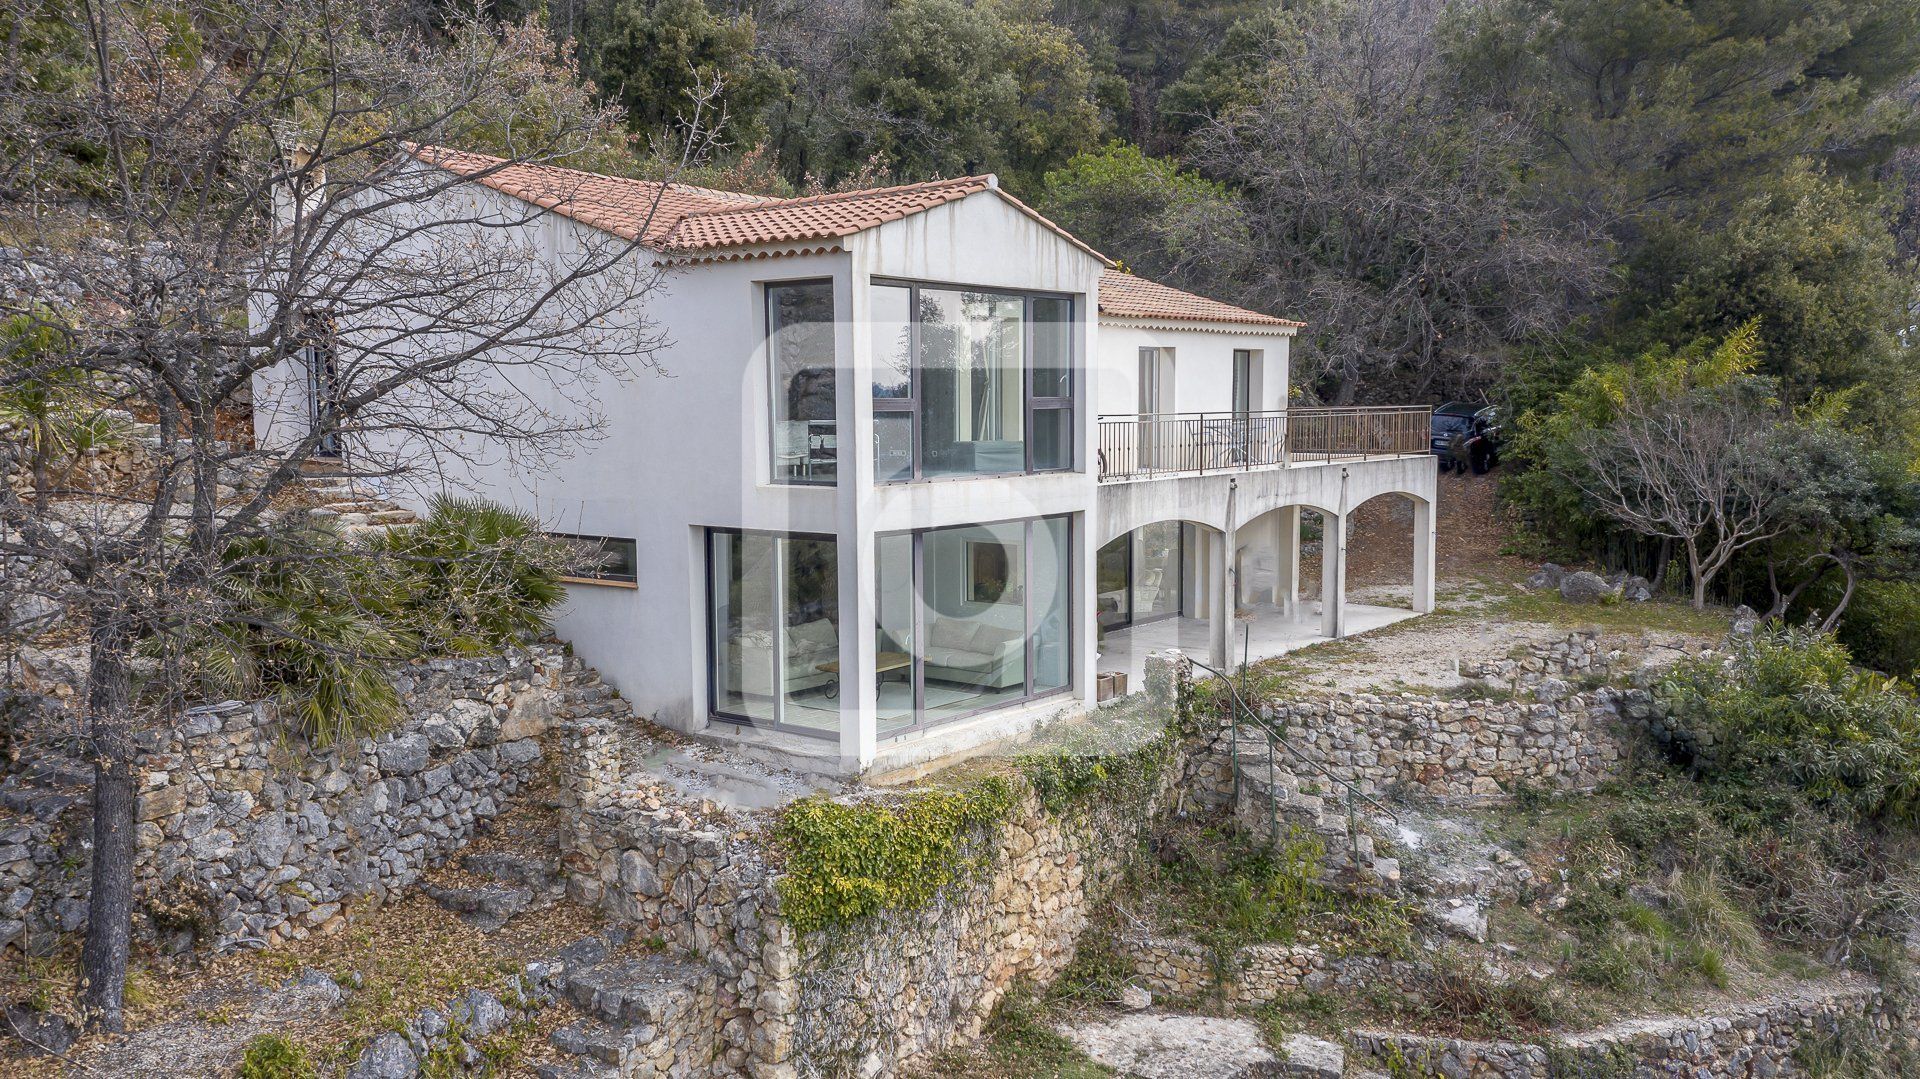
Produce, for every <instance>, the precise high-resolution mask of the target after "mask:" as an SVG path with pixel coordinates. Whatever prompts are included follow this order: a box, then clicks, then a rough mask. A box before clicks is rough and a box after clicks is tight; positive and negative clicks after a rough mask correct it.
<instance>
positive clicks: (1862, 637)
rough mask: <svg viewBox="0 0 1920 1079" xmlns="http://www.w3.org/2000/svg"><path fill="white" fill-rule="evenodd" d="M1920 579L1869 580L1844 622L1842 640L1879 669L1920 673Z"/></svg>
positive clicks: (1863, 660)
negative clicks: (1915, 629)
mask: <svg viewBox="0 0 1920 1079" xmlns="http://www.w3.org/2000/svg"><path fill="white" fill-rule="evenodd" d="M1915 626H1920V582H1915V581H1867V582H1865V583H1863V584H1861V585H1860V587H1859V590H1858V591H1856V592H1855V593H1854V596H1853V603H1852V604H1851V605H1849V606H1848V607H1847V613H1846V617H1845V618H1843V619H1841V621H1840V631H1839V636H1840V643H1842V644H1844V645H1846V646H1847V648H1848V650H1849V651H1851V652H1852V653H1853V655H1854V658H1855V659H1857V660H1859V661H1860V662H1861V663H1862V664H1864V665H1866V666H1868V667H1872V668H1873V669H1874V670H1876V671H1885V672H1886V673H1888V674H1891V675H1897V676H1899V677H1901V678H1905V679H1909V680H1912V679H1913V678H1915V677H1916V676H1920V633H1915V632H1914V627H1915Z"/></svg>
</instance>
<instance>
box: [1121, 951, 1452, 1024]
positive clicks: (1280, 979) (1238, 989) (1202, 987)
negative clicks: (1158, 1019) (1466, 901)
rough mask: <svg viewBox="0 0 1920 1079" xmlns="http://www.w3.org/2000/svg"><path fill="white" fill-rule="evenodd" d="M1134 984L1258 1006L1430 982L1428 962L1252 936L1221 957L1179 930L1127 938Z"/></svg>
mask: <svg viewBox="0 0 1920 1079" xmlns="http://www.w3.org/2000/svg"><path fill="white" fill-rule="evenodd" d="M1121 950H1122V952H1123V953H1124V954H1125V955H1126V957H1127V962H1128V965H1129V966H1130V967H1131V968H1132V970H1133V973H1134V979H1135V984H1137V985H1139V986H1140V987H1141V988H1142V989H1146V990H1148V991H1149V992H1151V993H1152V994H1154V995H1155V996H1162V997H1171V998H1172V999H1174V1000H1201V999H1206V998H1210V997H1214V996H1218V997H1219V999H1221V1000H1223V1001H1224V1002H1226V1003H1228V1004H1233V1005H1239V1006H1247V1007H1257V1006H1259V1005H1262V1004H1267V1003H1270V1002H1272V1001H1274V1000H1277V999H1279V998H1280V997H1283V996H1286V995H1287V994H1289V993H1297V992H1302V991H1305V992H1324V991H1326V990H1329V989H1347V988H1357V987H1362V986H1365V987H1375V986H1396V987H1400V988H1402V989H1404V990H1408V991H1413V992H1417V991H1418V990H1419V989H1420V988H1421V987H1422V986H1424V985H1426V984H1428V983H1430V981H1431V979H1432V977H1433V968H1432V966H1431V965H1430V964H1426V963H1418V962H1413V961H1410V960H1400V959H1382V958H1379V957H1377V956H1343V955H1339V954H1337V953H1334V952H1331V951H1329V950H1328V949H1326V948H1323V947H1321V946H1319V945H1317V944H1253V945H1248V946H1247V947H1244V948H1241V949H1240V950H1239V951H1237V952H1235V953H1234V954H1233V955H1230V956H1221V957H1216V956H1215V955H1214V954H1213V953H1212V952H1211V951H1210V950H1209V949H1207V948H1206V947H1205V946H1204V945H1202V944H1200V943H1198V942H1196V941H1191V940H1185V939H1182V938H1178V937H1136V938H1132V939H1129V940H1124V941H1122V942H1121Z"/></svg>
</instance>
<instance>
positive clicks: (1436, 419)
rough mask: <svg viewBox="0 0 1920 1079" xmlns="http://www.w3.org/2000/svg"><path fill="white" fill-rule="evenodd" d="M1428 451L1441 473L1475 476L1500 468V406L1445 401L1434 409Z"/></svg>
mask: <svg viewBox="0 0 1920 1079" xmlns="http://www.w3.org/2000/svg"><path fill="white" fill-rule="evenodd" d="M1431 448H1432V450H1433V453H1434V456H1436V457H1438V458H1440V470H1441V471H1442V472H1445V471H1447V470H1448V469H1452V470H1454V471H1456V472H1464V471H1466V470H1467V469H1468V468H1471V469H1473V471H1474V474H1475V475H1478V474H1480V473H1482V472H1485V471H1486V470H1487V469H1489V468H1492V467H1493V466H1494V465H1497V464H1499V463H1500V408H1499V406H1498V405H1470V404H1467V403H1466V402H1464V401H1448V402H1447V403H1446V404H1444V405H1441V406H1440V407H1439V408H1436V409H1434V410H1433V438H1432V447H1431Z"/></svg>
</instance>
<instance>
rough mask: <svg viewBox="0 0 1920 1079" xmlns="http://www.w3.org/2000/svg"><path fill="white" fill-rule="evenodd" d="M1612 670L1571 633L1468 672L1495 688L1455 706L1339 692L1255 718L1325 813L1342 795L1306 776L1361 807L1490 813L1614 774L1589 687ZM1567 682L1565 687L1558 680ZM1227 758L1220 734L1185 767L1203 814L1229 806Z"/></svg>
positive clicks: (1271, 708)
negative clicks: (1464, 808) (1529, 796)
mask: <svg viewBox="0 0 1920 1079" xmlns="http://www.w3.org/2000/svg"><path fill="white" fill-rule="evenodd" d="M1618 659H1619V657H1618V655H1617V654H1616V653H1610V652H1607V651H1605V650H1603V649H1602V647H1601V645H1600V642H1599V640H1598V638H1597V637H1593V636H1590V635H1588V634H1586V633H1576V634H1570V635H1568V637H1566V638H1565V639H1564V640H1562V641H1558V642H1554V643H1552V644H1548V645H1534V646H1531V647H1530V649H1529V651H1528V655H1527V656H1526V657H1524V658H1520V659H1503V660H1498V661H1494V662H1492V663H1490V664H1486V665H1481V666H1479V667H1474V668H1470V669H1471V670H1474V671H1484V672H1489V677H1490V678H1492V679H1494V680H1496V681H1499V682H1501V683H1503V684H1501V685H1493V684H1491V683H1490V682H1488V681H1487V680H1485V679H1480V678H1479V675H1475V676H1474V677H1475V678H1476V681H1474V682H1469V683H1468V685H1469V686H1470V687H1472V689H1471V690H1470V691H1469V693H1468V695H1465V696H1462V697H1458V698H1454V697H1444V696H1439V695H1435V694H1426V693H1411V692H1409V693H1398V694H1376V693H1355V692H1339V693H1333V694H1330V695H1321V696H1311V697H1301V698H1295V699H1290V700H1275V701H1269V702H1266V703H1265V705H1264V706H1263V707H1264V709H1265V712H1266V714H1267V716H1268V717H1269V719H1270V721H1271V722H1273V723H1275V724H1276V725H1278V726H1279V727H1281V728H1282V729H1284V730H1285V732H1286V741H1287V745H1286V746H1283V747H1281V750H1280V756H1279V758H1278V759H1277V764H1278V765H1279V766H1280V767H1281V768H1283V769H1286V770H1289V771H1291V772H1293V773H1294V774H1295V775H1297V776H1298V777H1299V778H1300V780H1301V781H1302V783H1303V784H1308V785H1312V786H1313V788H1314V793H1316V794H1318V795H1321V796H1323V797H1325V798H1327V799H1328V800H1330V801H1333V802H1343V801H1344V800H1345V791H1344V790H1343V789H1341V788H1340V786H1339V785H1338V784H1335V783H1332V782H1330V781H1327V780H1325V779H1324V777H1322V776H1321V774H1320V773H1319V771H1318V769H1316V768H1315V767H1314V765H1315V764H1317V765H1319V766H1320V767H1324V768H1325V769H1327V771H1328V772H1330V773H1332V774H1333V775H1335V776H1338V777H1339V778H1340V779H1342V780H1345V781H1346V782H1348V783H1351V784H1353V785H1354V787H1355V788H1357V789H1359V790H1360V791H1362V792H1365V793H1367V794H1370V795H1375V796H1380V795H1398V796H1405V795H1414V796H1418V797H1424V798H1429V799H1433V800H1435V801H1440V802H1446V803H1452V804H1472V803H1479V802H1488V801H1497V800H1499V799H1502V798H1505V797H1507V796H1509V795H1511V794H1512V792H1513V791H1514V790H1515V789H1516V788H1518V787H1522V786H1533V787H1543V788H1550V789H1554V790H1562V791H1582V790H1591V789H1593V788H1594V787H1596V786H1598V785H1599V784H1601V783H1602V782H1605V781H1606V780H1608V779H1610V778H1613V777H1614V776H1615V775H1616V774H1617V770H1618V768H1619V766H1620V761H1621V752H1622V750H1621V744H1620V740H1619V738H1618V737H1617V736H1616V734H1615V727H1616V725H1617V724H1618V722H1619V716H1618V707H1617V706H1618V701H1619V694H1618V693H1617V692H1616V691H1615V690H1614V689H1612V688H1611V687H1609V686H1606V685H1603V684H1598V683H1599V680H1600V679H1601V678H1602V677H1603V676H1604V675H1606V674H1608V673H1610V672H1611V671H1612V670H1613V668H1614V665H1615V664H1616V663H1617V662H1618ZM1574 672H1579V674H1578V677H1577V679H1576V680H1575V681H1569V680H1568V679H1567V678H1566V677H1563V676H1565V675H1569V674H1573V673H1574ZM1508 682H1510V683H1511V686H1510V687H1509V686H1508V685H1506V684H1504V683H1508ZM1289 749H1290V750H1291V752H1289ZM1231 753H1232V747H1231V740H1230V739H1229V738H1228V737H1226V736H1225V732H1224V731H1223V732H1222V737H1220V738H1219V739H1218V740H1216V742H1215V743H1214V744H1213V745H1212V746H1211V747H1209V748H1208V749H1207V750H1206V751H1205V752H1204V753H1203V754H1201V755H1200V756H1199V757H1198V758H1197V759H1196V760H1194V761H1193V762H1191V763H1190V765H1189V780H1190V782H1191V784H1192V785H1193V786H1194V787H1195V788H1197V789H1200V790H1204V791H1206V792H1208V796H1209V801H1210V802H1212V803H1216V804H1219V805H1224V804H1225V803H1226V801H1227V800H1228V798H1229V795H1230V791H1231V789H1232V788H1231V784H1232V780H1233V770H1232V766H1231V764H1230V763H1229V762H1230V759H1231Z"/></svg>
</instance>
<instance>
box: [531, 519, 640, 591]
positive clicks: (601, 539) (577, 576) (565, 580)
mask: <svg viewBox="0 0 1920 1079" xmlns="http://www.w3.org/2000/svg"><path fill="white" fill-rule="evenodd" d="M545 535H547V536H550V537H552V538H553V539H557V540H569V541H572V542H575V543H601V544H607V543H616V544H625V545H626V548H627V550H628V551H629V552H630V555H631V556H630V558H629V559H628V561H629V563H630V564H631V565H632V566H633V572H632V573H630V574H626V575H624V576H600V575H594V574H588V573H562V574H561V575H560V581H561V583H562V584H585V585H598V586H602V587H606V588H639V587H640V544H639V541H637V540H635V539H632V538H630V537H626V536H597V535H588V534H586V533H581V532H547V533H545Z"/></svg>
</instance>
